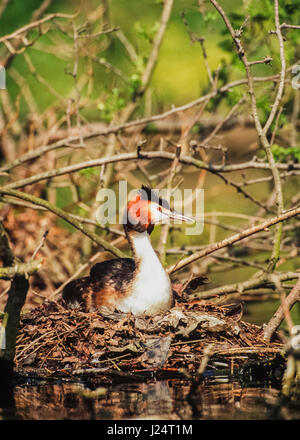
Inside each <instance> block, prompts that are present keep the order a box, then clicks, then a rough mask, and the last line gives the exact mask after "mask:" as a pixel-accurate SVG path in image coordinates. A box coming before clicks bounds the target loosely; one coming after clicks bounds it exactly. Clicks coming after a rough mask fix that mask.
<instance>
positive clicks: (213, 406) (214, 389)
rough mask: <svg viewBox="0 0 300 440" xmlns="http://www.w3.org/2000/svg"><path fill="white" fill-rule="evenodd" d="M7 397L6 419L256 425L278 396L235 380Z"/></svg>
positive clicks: (23, 388)
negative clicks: (199, 421)
mask: <svg viewBox="0 0 300 440" xmlns="http://www.w3.org/2000/svg"><path fill="white" fill-rule="evenodd" d="M97 387H101V389H100V391H101V392H100V393H98V392H97V390H98V389H99V388H97ZM91 389H94V390H95V389H96V391H92V392H91ZM12 396H13V401H10V416H9V418H11V417H15V418H17V419H26V420H32V419H34V420H62V419H68V420H76V419H80V420H101V419H102V420H103V419H116V420H121V419H153V420H158V419H164V420H191V419H214V420H217V419H221V420H225V419H227V420H228V419H229V420H233V419H244V420H245V419H252V420H259V419H268V418H270V414H271V413H270V407H272V406H274V405H275V404H276V401H277V399H278V396H279V391H278V390H277V389H275V388H267V387H253V388H251V387H246V388H242V387H241V385H240V383H239V382H238V381H232V382H228V383H220V384H202V385H199V386H198V387H196V388H195V387H194V388H193V389H191V385H190V383H188V382H187V381H182V380H177V379H176V380H166V381H152V382H148V383H139V384H128V383H122V384H115V385H104V386H103V384H101V383H98V384H96V385H95V384H93V386H92V385H91V384H88V383H85V384H83V383H76V384H75V383H63V382H60V383H53V384H49V383H39V384H34V385H32V384H30V385H28V384H22V385H18V386H16V387H15V388H14V390H13V393H12ZM2 402H3V399H2V401H1V403H2ZM5 405H6V410H5V411H4V410H2V412H1V413H0V418H7V415H8V412H7V410H8V408H7V401H6V403H5ZM2 408H3V407H2ZM293 417H294V416H293V415H291V416H290V417H288V418H293ZM295 418H297V417H295ZM298 418H299V414H298Z"/></svg>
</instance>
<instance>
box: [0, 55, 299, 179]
mask: <svg viewBox="0 0 300 440" xmlns="http://www.w3.org/2000/svg"><path fill="white" fill-rule="evenodd" d="M295 65H297V63H296V64H294V65H293V66H291V67H290V69H289V70H291V69H292V68H293V67H294V66H295ZM278 78H279V75H273V76H266V77H253V81H254V82H269V81H277V80H278ZM245 84H247V79H240V80H236V81H232V82H230V83H227V84H225V85H224V86H222V87H220V88H219V89H217V90H213V91H211V92H209V93H207V94H206V95H203V96H201V97H200V98H198V99H196V100H194V101H191V102H189V103H188V104H184V105H182V106H179V107H174V108H172V109H170V110H167V111H166V112H164V113H160V114H157V115H154V116H150V117H147V118H142V119H138V120H133V121H130V122H125V123H123V124H118V125H110V126H108V127H104V128H101V129H99V130H94V131H92V132H90V133H86V134H82V139H83V140H87V139H91V138H93V137H97V136H101V135H104V136H105V135H108V134H110V133H118V132H120V131H123V130H127V129H130V128H133V127H137V126H139V125H146V124H149V123H151V122H155V121H159V120H161V119H165V118H167V117H169V116H172V115H174V114H176V113H178V112H184V111H186V110H189V109H191V108H192V107H195V106H197V105H200V104H202V103H204V102H206V101H208V100H209V99H212V98H214V97H215V96H217V95H218V94H223V93H224V94H225V93H226V92H228V91H229V90H231V89H232V88H234V87H238V86H241V85H245ZM79 140H80V136H70V137H67V138H65V139H61V140H59V141H57V142H54V143H53V144H50V145H43V146H41V147H38V148H36V149H34V150H33V151H30V152H28V153H25V154H24V155H23V156H21V157H19V158H18V159H16V160H15V161H13V162H11V163H8V164H6V165H4V166H3V167H1V168H0V171H1V172H2V171H9V170H11V169H13V168H15V167H16V166H19V165H22V164H24V163H26V162H28V161H30V160H33V159H36V158H38V157H40V156H41V155H42V154H46V153H47V152H49V151H53V150H56V149H59V148H64V147H65V148H67V147H70V143H72V142H75V141H79Z"/></svg>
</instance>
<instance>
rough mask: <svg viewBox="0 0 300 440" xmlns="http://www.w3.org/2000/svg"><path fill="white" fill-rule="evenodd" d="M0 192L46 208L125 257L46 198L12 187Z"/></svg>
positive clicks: (2, 189) (101, 244)
mask: <svg viewBox="0 0 300 440" xmlns="http://www.w3.org/2000/svg"><path fill="white" fill-rule="evenodd" d="M0 194H6V195H9V196H12V197H16V198H18V199H22V200H25V201H27V202H31V203H33V204H34V205H38V206H42V207H44V208H46V209H48V211H51V212H53V213H54V214H55V215H57V216H58V217H61V218H63V219H64V220H65V221H67V222H68V223H70V224H71V225H73V226H74V227H75V228H76V229H78V230H79V231H81V232H82V233H83V234H85V235H86V236H88V237H89V238H90V239H91V240H93V241H94V242H95V243H97V244H99V245H100V246H102V247H103V248H104V249H105V250H107V251H109V252H111V253H112V254H113V255H115V256H116V257H120V258H126V257H127V255H126V254H125V253H123V252H122V251H120V250H119V249H118V248H116V247H115V246H113V245H111V244H110V243H109V242H108V241H106V240H104V239H103V238H101V237H100V236H99V235H97V234H95V233H94V232H92V231H90V230H89V229H88V228H86V227H85V226H83V225H82V223H81V222H80V221H78V220H77V219H76V218H74V217H73V216H70V215H69V214H68V213H66V212H65V211H63V210H62V209H60V208H57V207H56V206H54V205H52V204H51V203H49V202H47V201H46V200H43V199H40V198H39V197H35V196H33V195H31V194H27V193H24V192H21V191H15V190H12V189H8V188H2V187H0Z"/></svg>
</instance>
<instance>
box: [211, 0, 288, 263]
mask: <svg viewBox="0 0 300 440" xmlns="http://www.w3.org/2000/svg"><path fill="white" fill-rule="evenodd" d="M210 2H211V3H212V4H213V6H214V7H215V8H216V10H217V11H218V12H219V14H220V15H221V17H222V18H223V20H224V23H225V25H226V27H227V29H228V30H229V32H230V35H231V37H232V39H233V41H234V43H235V45H236V48H237V52H238V55H239V57H240V59H241V61H242V62H243V64H244V66H245V70H246V75H247V82H248V89H249V94H250V100H251V108H252V116H253V119H254V123H255V127H256V131H257V134H258V136H259V139H260V142H261V145H262V147H263V148H264V150H265V153H266V156H267V159H268V162H269V164H270V169H271V171H272V174H273V179H274V186H275V193H276V204H277V214H278V215H279V214H280V213H281V212H282V211H283V195H282V186H281V181H280V175H279V170H278V167H277V166H276V162H275V160H274V156H273V153H272V149H271V145H270V142H269V141H268V139H267V132H268V130H269V128H270V126H271V124H272V122H273V120H274V117H275V115H276V112H277V110H278V106H279V103H280V100H281V98H282V94H283V89H284V83H285V71H286V66H285V57H284V47H283V37H282V34H281V30H280V23H279V12H278V0H275V1H274V9H275V25H276V34H277V37H278V40H279V50H280V60H281V71H280V81H279V86H278V91H277V95H276V98H275V100H274V103H273V105H272V108H271V112H270V114H269V117H268V120H267V122H266V124H265V126H264V127H262V125H261V123H260V120H259V117H258V112H257V103H256V97H255V93H254V81H253V77H252V73H251V65H252V64H253V62H249V61H248V59H247V56H246V53H245V50H244V47H243V45H242V42H241V40H240V38H239V37H240V32H236V31H235V30H234V29H233V27H232V25H231V23H230V20H229V19H228V17H227V15H226V13H225V12H224V10H223V9H222V7H221V6H220V5H219V3H218V2H217V1H216V0H210ZM281 235H282V225H281V224H279V225H278V227H277V228H276V233H275V239H274V247H273V253H272V257H271V260H270V265H269V270H274V268H275V266H276V263H277V261H278V259H279V255H280V243H281Z"/></svg>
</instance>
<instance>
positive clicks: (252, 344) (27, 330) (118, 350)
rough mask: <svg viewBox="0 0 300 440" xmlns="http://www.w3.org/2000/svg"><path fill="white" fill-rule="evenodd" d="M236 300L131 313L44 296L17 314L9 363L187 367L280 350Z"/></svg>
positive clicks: (74, 369) (83, 368) (123, 369)
mask: <svg viewBox="0 0 300 440" xmlns="http://www.w3.org/2000/svg"><path fill="white" fill-rule="evenodd" d="M241 317H242V307H241V305H225V306H216V305H214V304H207V303H203V302H201V301H195V302H187V303H177V304H176V306H175V307H173V308H172V309H171V310H170V311H169V312H168V313H165V314H163V315H155V316H152V317H146V316H143V317H134V316H133V315H131V314H123V313H117V312H115V311H111V310H108V309H101V310H100V311H98V312H93V313H84V312H82V311H79V310H69V309H66V308H65V307H64V306H63V304H62V302H60V301H58V302H53V301H47V302H45V303H44V304H43V305H42V306H40V307H38V308H35V309H34V310H32V311H31V312H29V313H27V314H26V315H24V316H23V317H22V320H21V323H20V329H19V334H18V338H17V347H16V357H15V364H16V370H17V371H19V372H20V371H22V372H27V373H35V374H38V373H39V374H42V375H43V374H44V375H47V376H49V375H55V376H72V377H74V376H76V375H84V374H96V373H98V374H105V376H106V377H107V375H108V374H109V373H113V372H115V373H116V372H118V373H120V374H121V373H122V374H128V373H129V374H132V373H137V372H140V373H141V372H149V371H164V372H168V373H170V374H171V373H176V372H179V371H181V372H182V371H185V372H188V374H191V373H194V372H196V371H198V369H199V367H200V366H201V363H202V362H203V360H204V359H205V358H207V357H209V358H213V359H223V360H224V359H226V360H227V361H230V364H231V367H232V366H233V364H234V365H240V364H241V362H245V359H248V360H249V359H253V358H255V359H266V358H268V359H270V357H274V356H275V355H276V354H277V353H278V352H280V351H281V350H282V343H281V342H280V340H279V339H278V338H276V336H275V338H273V340H272V342H271V343H266V342H265V341H264V340H263V333H262V329H261V328H260V327H258V326H256V325H253V324H250V323H247V322H244V321H242V320H241Z"/></svg>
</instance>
